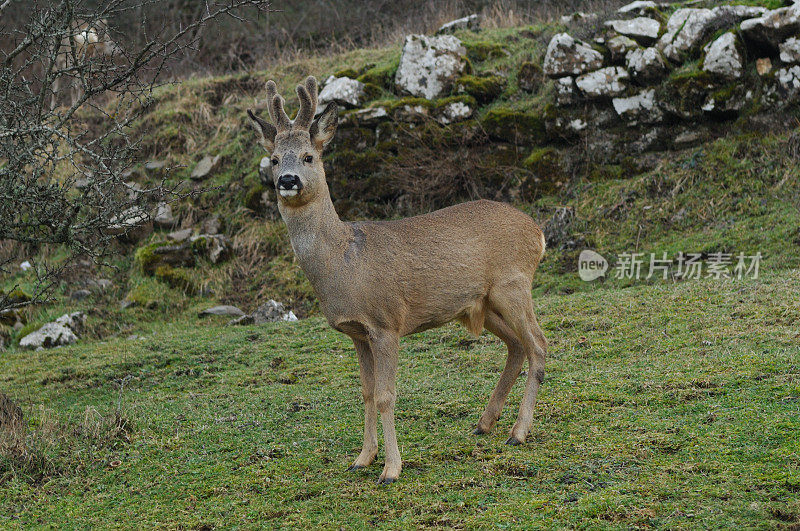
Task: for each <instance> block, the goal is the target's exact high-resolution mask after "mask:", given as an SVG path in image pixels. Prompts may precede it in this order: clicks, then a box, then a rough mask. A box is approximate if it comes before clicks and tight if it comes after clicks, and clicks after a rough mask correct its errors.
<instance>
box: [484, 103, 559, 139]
mask: <svg viewBox="0 0 800 531" xmlns="http://www.w3.org/2000/svg"><path fill="white" fill-rule="evenodd" d="M481 125H483V128H484V129H485V130H486V132H487V133H488V134H489V135H490V136H492V137H493V138H496V139H499V140H505V141H506V142H512V143H514V144H534V143H540V142H542V141H544V140H545V137H546V132H545V120H544V117H543V116H541V115H539V114H532V113H526V112H521V111H515V110H511V109H508V108H505V107H498V108H496V109H492V110H491V111H489V112H488V113H486V116H484V117H483V119H482V120H481Z"/></svg>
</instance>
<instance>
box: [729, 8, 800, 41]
mask: <svg viewBox="0 0 800 531" xmlns="http://www.w3.org/2000/svg"><path fill="white" fill-rule="evenodd" d="M740 29H741V31H742V34H744V36H745V38H747V39H749V40H753V41H756V42H758V43H760V44H766V45H769V46H771V47H772V48H773V49H775V48H778V45H779V44H780V43H781V42H783V41H784V39H786V38H787V37H790V36H793V35H796V34H797V33H798V31H800V4H793V5H791V6H788V7H781V8H779V9H773V10H772V11H767V12H765V13H764V14H763V15H761V16H759V17H758V18H751V19H749V20H745V21H744V22H742V24H741V26H740Z"/></svg>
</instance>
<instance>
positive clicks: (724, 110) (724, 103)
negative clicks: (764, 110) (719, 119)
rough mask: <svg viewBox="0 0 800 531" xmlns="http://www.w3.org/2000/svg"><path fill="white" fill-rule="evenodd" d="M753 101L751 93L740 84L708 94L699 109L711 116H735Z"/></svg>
mask: <svg viewBox="0 0 800 531" xmlns="http://www.w3.org/2000/svg"><path fill="white" fill-rule="evenodd" d="M752 99H753V91H752V90H750V89H748V88H747V87H745V86H744V85H742V84H739V83H735V84H733V85H730V86H727V87H723V88H722V89H719V90H716V91H714V92H712V93H711V94H709V96H708V99H707V100H706V101H705V103H704V104H703V106H702V107H701V108H702V109H703V110H704V111H705V112H708V113H711V114H716V115H719V114H728V115H730V114H735V113H738V112H739V111H741V110H742V109H743V108H744V106H745V105H746V104H747V103H748V102H749V101H750V100H752Z"/></svg>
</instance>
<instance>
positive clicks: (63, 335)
mask: <svg viewBox="0 0 800 531" xmlns="http://www.w3.org/2000/svg"><path fill="white" fill-rule="evenodd" d="M77 340H78V336H76V335H75V333H74V332H73V331H72V330H71V329H70V328H69V327H66V326H64V325H62V324H60V323H46V324H44V325H42V327H41V328H39V329H38V330H37V331H35V332H31V333H30V334H28V335H27V336H25V337H23V338H22V339H21V340H20V342H19V346H20V347H22V348H28V349H32V350H35V349H39V348H53V347H60V346H62V345H71V344H72V343H75V342H76V341H77Z"/></svg>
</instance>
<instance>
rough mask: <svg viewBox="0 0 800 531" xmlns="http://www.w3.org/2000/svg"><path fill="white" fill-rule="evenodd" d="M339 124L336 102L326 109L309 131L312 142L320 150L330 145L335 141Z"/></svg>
mask: <svg viewBox="0 0 800 531" xmlns="http://www.w3.org/2000/svg"><path fill="white" fill-rule="evenodd" d="M338 123H339V108H338V107H336V102H334V101H332V102H330V103H329V104H328V106H327V107H325V110H324V111H322V114H320V115H319V118H317V119H316V120H314V123H312V124H311V128H310V129H309V130H308V133H309V135H310V136H311V142H312V143H313V144H314V147H316V148H317V149H318V150H320V151H322V149H323V148H324V147H325V146H327V145H328V143H329V142H330V141H331V140H333V135H334V134H335V133H336V126H337V124H338Z"/></svg>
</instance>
